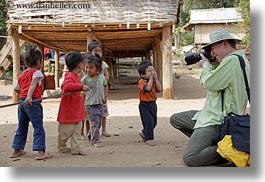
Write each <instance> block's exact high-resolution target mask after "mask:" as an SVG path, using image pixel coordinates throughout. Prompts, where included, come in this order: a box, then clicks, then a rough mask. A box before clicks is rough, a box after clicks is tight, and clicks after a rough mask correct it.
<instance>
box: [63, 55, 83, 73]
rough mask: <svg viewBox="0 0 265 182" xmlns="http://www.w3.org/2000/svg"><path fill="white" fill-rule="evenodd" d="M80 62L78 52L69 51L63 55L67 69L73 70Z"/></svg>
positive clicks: (81, 59)
mask: <svg viewBox="0 0 265 182" xmlns="http://www.w3.org/2000/svg"><path fill="white" fill-rule="evenodd" d="M82 62H83V58H82V55H81V53H80V52H76V51H71V52H68V53H67V54H66V55H65V63H66V66H67V68H68V70H69V71H73V70H74V69H75V68H76V67H77V66H78V65H79V64H80V63H82Z"/></svg>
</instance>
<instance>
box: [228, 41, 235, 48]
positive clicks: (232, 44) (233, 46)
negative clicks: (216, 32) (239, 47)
mask: <svg viewBox="0 0 265 182" xmlns="http://www.w3.org/2000/svg"><path fill="white" fill-rule="evenodd" d="M227 41H228V43H229V44H230V46H231V47H232V48H234V49H236V41H235V40H234V39H229V40H227Z"/></svg>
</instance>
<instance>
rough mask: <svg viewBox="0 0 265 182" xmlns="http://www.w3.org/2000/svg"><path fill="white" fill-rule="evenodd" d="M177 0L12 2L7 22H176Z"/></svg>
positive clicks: (42, 0) (24, 0) (50, 0)
mask: <svg viewBox="0 0 265 182" xmlns="http://www.w3.org/2000/svg"><path fill="white" fill-rule="evenodd" d="M177 1H178V0H145V1H144V0H143V1H140V0H135V1H133V0H128V1H125V0H70V1H62V0H13V1H9V4H8V7H9V8H8V17H9V19H8V23H43V24H53V23H62V22H66V23H78V22H79V23H95V22H96V23H106V22H109V23H113V22H114V23H116V22H131V23H142V22H173V21H176V14H177V12H176V11H177V8H176V6H177Z"/></svg>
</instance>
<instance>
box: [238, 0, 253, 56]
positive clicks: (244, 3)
mask: <svg viewBox="0 0 265 182" xmlns="http://www.w3.org/2000/svg"><path fill="white" fill-rule="evenodd" d="M237 9H238V12H239V13H240V14H241V16H242V18H243V22H240V23H238V26H239V27H240V28H241V29H242V30H243V31H244V33H245V37H244V39H243V45H244V46H245V49H246V50H247V51H249V48H250V0H239V1H238V2H237Z"/></svg>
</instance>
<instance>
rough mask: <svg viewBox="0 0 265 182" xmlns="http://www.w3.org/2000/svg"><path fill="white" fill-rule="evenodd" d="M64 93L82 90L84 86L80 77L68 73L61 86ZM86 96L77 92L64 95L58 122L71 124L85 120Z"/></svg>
mask: <svg viewBox="0 0 265 182" xmlns="http://www.w3.org/2000/svg"><path fill="white" fill-rule="evenodd" d="M61 88H62V92H63V93H65V92H72V91H76V90H82V89H83V84H82V83H81V81H80V78H79V77H78V75H76V74H74V73H72V72H67V73H66V74H65V78H64V82H63V84H62V86H61ZM84 110H85V108H84V96H83V95H81V91H80V92H75V93H73V94H69V95H63V96H62V98H61V102H60V107H59V112H58V117H57V121H59V122H61V123H66V124H71V123H76V122H80V121H83V120H84V117H85V112H84Z"/></svg>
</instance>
